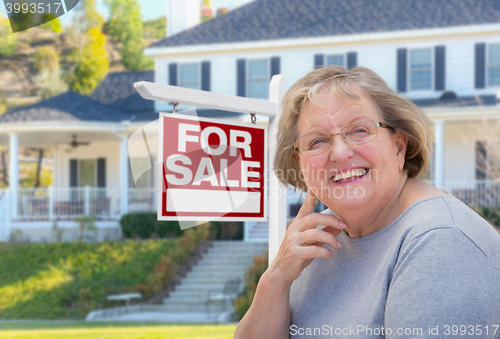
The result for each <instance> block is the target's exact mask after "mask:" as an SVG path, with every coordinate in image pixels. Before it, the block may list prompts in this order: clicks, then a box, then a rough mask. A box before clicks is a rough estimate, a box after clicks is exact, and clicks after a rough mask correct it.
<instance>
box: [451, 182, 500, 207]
mask: <svg viewBox="0 0 500 339" xmlns="http://www.w3.org/2000/svg"><path fill="white" fill-rule="evenodd" d="M445 191H446V192H448V193H450V194H452V195H454V196H455V197H456V198H458V199H460V200H462V201H463V202H464V203H465V204H466V205H468V206H469V207H472V208H477V207H500V180H475V181H466V182H464V181H446V182H445Z"/></svg>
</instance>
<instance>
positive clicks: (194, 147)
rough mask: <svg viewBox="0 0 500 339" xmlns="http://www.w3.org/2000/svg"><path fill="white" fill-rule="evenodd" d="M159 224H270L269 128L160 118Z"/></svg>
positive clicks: (189, 118) (168, 116)
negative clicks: (191, 221)
mask: <svg viewBox="0 0 500 339" xmlns="http://www.w3.org/2000/svg"><path fill="white" fill-rule="evenodd" d="M159 143H160V144H159V149H158V150H159V153H158V156H159V157H160V163H161V164H162V167H161V168H162V171H160V172H161V178H160V180H161V181H160V182H161V185H162V190H161V191H160V197H159V199H158V220H202V221H208V220H213V219H217V220H224V221H244V220H255V221H257V220H266V217H267V215H266V214H267V207H266V199H265V197H266V191H267V182H266V180H265V177H264V173H265V170H266V169H267V128H266V127H265V126H260V125H256V124H242V123H234V122H231V123H229V122H221V121H220V120H214V119H206V118H198V117H192V116H187V115H181V114H166V113H161V114H160V138H159Z"/></svg>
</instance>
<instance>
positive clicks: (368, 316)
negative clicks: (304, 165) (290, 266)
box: [290, 195, 500, 338]
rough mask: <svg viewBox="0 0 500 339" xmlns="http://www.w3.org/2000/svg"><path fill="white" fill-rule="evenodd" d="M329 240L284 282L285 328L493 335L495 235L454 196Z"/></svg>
mask: <svg viewBox="0 0 500 339" xmlns="http://www.w3.org/2000/svg"><path fill="white" fill-rule="evenodd" d="M328 212H329V213H331V211H328ZM338 240H339V241H340V242H341V243H342V247H341V248H340V249H338V250H335V249H334V252H335V255H334V256H333V257H332V258H331V259H324V258H316V259H314V260H313V262H312V263H311V264H310V265H309V266H308V267H307V268H306V269H304V271H302V273H301V275H300V276H299V278H298V279H296V280H295V281H294V282H293V284H292V287H291V291H290V310H291V326H290V337H291V338H454V337H457V338H458V337H459V338H497V337H498V338H500V335H499V334H500V328H499V326H500V272H499V268H500V235H499V234H498V232H497V231H496V230H495V229H494V228H493V227H492V226H491V225H489V224H488V223H487V222H486V221H484V220H483V219H482V218H481V217H480V216H479V215H478V214H476V213H475V212H474V211H473V210H471V209H470V208H468V207H467V206H466V205H465V204H463V203H462V202H461V201H459V200H458V199H456V198H455V197H453V196H451V195H447V196H439V197H431V198H427V199H423V200H420V201H418V202H416V203H414V204H413V205H411V206H410V207H409V208H408V209H407V210H406V211H404V212H403V213H402V214H401V215H400V216H399V217H398V218H397V219H396V220H394V221H393V222H392V223H391V224H389V225H388V226H387V227H385V228H383V229H382V230H380V231H378V232H375V233H373V234H370V235H368V236H365V237H360V238H356V239H351V238H349V237H348V236H347V235H346V234H345V232H344V231H342V232H341V234H340V235H339V236H338Z"/></svg>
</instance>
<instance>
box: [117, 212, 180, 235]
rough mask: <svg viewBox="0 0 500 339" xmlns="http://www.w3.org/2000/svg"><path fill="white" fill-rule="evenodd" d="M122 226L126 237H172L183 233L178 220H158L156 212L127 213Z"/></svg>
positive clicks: (121, 220) (122, 219)
mask: <svg viewBox="0 0 500 339" xmlns="http://www.w3.org/2000/svg"><path fill="white" fill-rule="evenodd" d="M120 226H121V230H122V234H123V236H124V237H125V238H140V239H149V238H151V237H152V236H153V235H156V236H157V237H160V238H165V237H168V238H172V237H178V236H180V235H181V234H182V230H181V228H180V227H179V223H178V222H177V221H158V220H157V215H156V213H133V214H125V215H124V216H122V218H121V219H120Z"/></svg>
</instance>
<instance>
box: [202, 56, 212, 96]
mask: <svg viewBox="0 0 500 339" xmlns="http://www.w3.org/2000/svg"><path fill="white" fill-rule="evenodd" d="M201 89H202V90H203V91H210V61H203V62H202V63H201Z"/></svg>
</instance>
